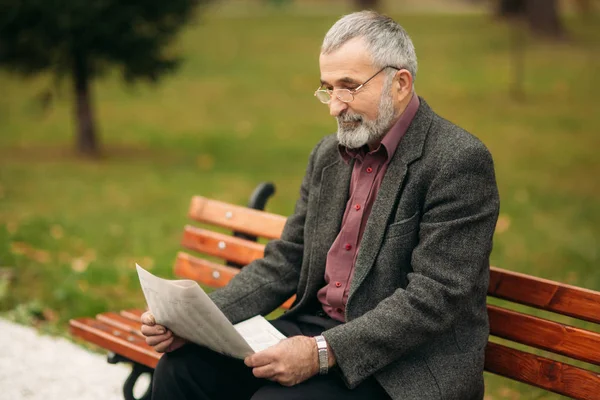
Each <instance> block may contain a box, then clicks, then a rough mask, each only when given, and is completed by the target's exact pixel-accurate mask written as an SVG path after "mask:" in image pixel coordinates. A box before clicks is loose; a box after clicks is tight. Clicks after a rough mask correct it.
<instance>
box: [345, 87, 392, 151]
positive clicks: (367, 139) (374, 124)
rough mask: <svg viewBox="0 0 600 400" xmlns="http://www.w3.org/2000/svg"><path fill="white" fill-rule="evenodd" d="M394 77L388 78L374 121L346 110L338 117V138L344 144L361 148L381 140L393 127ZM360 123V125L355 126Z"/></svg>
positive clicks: (350, 147) (352, 147)
mask: <svg viewBox="0 0 600 400" xmlns="http://www.w3.org/2000/svg"><path fill="white" fill-rule="evenodd" d="M391 89H392V79H390V78H387V79H386V82H385V84H384V87H383V91H382V93H381V99H380V100H379V107H378V108H379V109H378V113H377V118H376V119H375V120H374V121H371V120H367V119H365V118H364V117H363V116H362V115H361V114H357V113H352V112H350V111H346V112H345V113H343V114H341V115H339V116H338V117H337V118H336V119H337V124H338V131H337V139H338V141H339V142H340V144H341V145H342V146H345V147H347V148H349V149H359V148H361V147H363V146H364V145H365V144H370V143H376V142H379V141H381V139H383V137H384V136H385V134H386V133H387V131H388V130H389V129H390V128H391V127H392V121H393V120H394V117H395V115H396V110H395V109H394V102H393V99H392V95H391V93H390V91H391ZM356 124H358V126H354V125H356Z"/></svg>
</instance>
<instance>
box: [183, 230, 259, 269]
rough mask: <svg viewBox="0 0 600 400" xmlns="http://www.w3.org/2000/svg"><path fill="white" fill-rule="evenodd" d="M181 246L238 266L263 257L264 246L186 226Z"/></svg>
mask: <svg viewBox="0 0 600 400" xmlns="http://www.w3.org/2000/svg"><path fill="white" fill-rule="evenodd" d="M181 245H182V246H183V247H185V248H187V249H189V250H194V251H197V252H199V253H204V254H208V255H210V256H215V257H219V258H222V259H224V260H226V261H231V262H234V263H237V264H240V265H247V264H250V263H251V262H252V261H254V260H256V259H258V258H262V257H263V256H264V249H265V246H264V245H262V244H259V243H256V242H251V241H249V240H244V239H240V238H237V237H233V236H230V235H225V234H222V233H217V232H213V231H209V230H206V229H200V228H196V227H193V226H190V225H188V226H186V227H185V230H184V233H183V239H182V240H181Z"/></svg>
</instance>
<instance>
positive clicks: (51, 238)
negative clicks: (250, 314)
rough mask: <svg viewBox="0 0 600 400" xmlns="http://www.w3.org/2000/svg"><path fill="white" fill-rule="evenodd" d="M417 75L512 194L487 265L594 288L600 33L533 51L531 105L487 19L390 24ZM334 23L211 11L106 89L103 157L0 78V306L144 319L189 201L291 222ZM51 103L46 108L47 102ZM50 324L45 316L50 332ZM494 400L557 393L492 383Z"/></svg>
mask: <svg viewBox="0 0 600 400" xmlns="http://www.w3.org/2000/svg"><path fill="white" fill-rule="evenodd" d="M395 17H396V19H397V20H398V21H399V22H400V23H401V24H403V25H404V26H405V28H406V29H407V30H408V32H409V33H410V34H411V35H412V37H413V40H414V42H415V45H416V48H417V54H418V56H419V60H420V66H419V73H418V77H417V81H416V88H417V92H418V93H419V94H420V95H421V96H423V97H424V98H425V99H426V100H427V101H428V102H429V104H430V105H431V106H432V107H433V109H434V110H436V111H437V112H438V113H440V114H441V115H442V116H445V117H447V118H448V119H450V120H451V121H453V122H455V123H457V124H459V125H461V126H462V127H464V128H466V129H467V130H469V131H470V132H472V133H474V134H476V135H477V136H479V137H480V138H481V139H482V140H483V141H484V142H485V143H486V144H487V146H488V147H489V148H490V150H491V152H492V154H493V156H494V159H495V162H496V171H497V178H498V184H499V187H500V193H501V203H502V204H501V216H500V220H499V224H498V230H497V234H496V238H495V248H494V252H493V254H492V260H491V261H492V264H493V265H496V266H499V267H502V268H507V269H511V270H517V271H523V272H527V273H532V274H535V275H538V276H542V277H545V278H548V279H556V280H560V281H565V282H568V283H572V284H577V285H581V286H584V287H587V288H590V289H595V290H600V270H599V269H598V268H597V266H598V261H599V259H600V246H599V243H598V242H599V236H600V207H599V206H598V204H600V185H599V180H598V176H600V161H599V159H598V156H597V151H598V148H600V137H599V136H598V134H597V131H598V128H599V127H600V113H598V112H597V108H598V105H599V101H598V100H599V95H598V93H600V81H599V78H598V75H597V70H598V65H599V61H600V59H599V54H600V52H598V51H597V50H598V48H597V43H600V32H599V31H598V30H597V29H594V26H595V25H596V24H597V21H592V22H591V23H589V24H583V23H581V22H580V21H578V20H574V19H569V20H567V23H568V29H569V31H570V32H571V35H572V40H571V41H570V42H566V43H534V42H529V43H527V46H526V59H525V94H526V97H525V100H524V101H522V102H516V101H514V100H511V98H510V96H509V90H510V82H511V72H510V71H511V61H510V60H511V42H510V37H511V35H510V32H509V30H508V29H507V27H506V26H503V25H496V24H493V23H492V22H491V21H490V19H489V18H488V17H487V16H483V15H470V16H460V15H396V16H395ZM335 19H336V16H333V15H332V16H316V15H303V16H297V15H296V16H295V15H292V14H290V13H287V12H283V11H282V12H281V13H277V11H272V10H271V12H269V13H267V14H264V15H263V14H252V15H251V16H242V15H238V16H236V17H227V16H224V15H223V14H222V13H214V14H208V15H207V16H205V17H204V18H203V20H202V23H201V24H199V25H197V26H194V27H191V28H189V29H187V30H186V31H185V32H184V34H183V36H182V38H181V40H179V41H178V42H177V44H176V46H175V48H174V49H173V50H174V51H178V52H180V53H181V54H183V55H184V57H185V60H186V61H185V63H184V64H183V65H182V68H181V70H180V72H179V73H178V74H177V75H174V76H172V77H168V78H167V79H165V81H164V82H163V83H162V84H161V85H159V86H148V85H138V86H133V87H125V88H124V87H122V86H121V84H120V82H119V76H118V73H117V71H115V72H114V73H113V74H109V75H108V76H106V77H105V78H103V79H102V80H100V81H98V83H97V85H96V87H95V91H96V93H97V97H96V106H97V114H98V121H99V126H100V129H101V130H102V134H103V137H104V142H105V150H106V151H105V154H106V155H105V158H104V159H102V160H97V161H86V160H82V159H79V158H77V157H76V156H74V155H72V153H71V151H70V148H71V145H70V143H71V139H70V138H71V131H72V127H71V124H72V118H71V116H72V114H71V113H72V110H71V101H70V100H71V97H70V90H69V89H68V88H65V87H60V88H59V89H58V90H55V89H52V85H53V83H52V78H51V77H50V76H39V77H37V78H35V79H31V80H21V79H16V78H15V77H14V76H11V75H8V74H6V73H2V74H0V87H1V88H2V93H3V96H1V97H0V132H2V134H1V135H0V267H12V268H13V269H14V279H12V280H11V281H10V282H8V283H3V284H1V285H0V286H2V285H4V286H5V287H4V290H3V291H2V296H0V309H1V310H4V311H9V310H12V311H10V312H11V313H12V315H20V317H18V318H17V317H15V319H19V320H21V321H25V322H27V318H28V317H27V316H31V315H34V316H36V318H38V320H39V319H40V318H41V319H44V320H46V321H49V322H48V324H50V325H52V326H57V327H60V329H65V327H66V323H67V321H68V319H69V318H72V317H76V316H84V315H94V314H95V313H98V312H102V311H105V310H108V309H118V308H124V307H139V306H141V305H142V304H143V296H142V293H141V291H140V288H139V284H138V282H137V278H136V275H135V268H134V263H135V262H138V263H140V264H141V265H142V266H144V267H147V268H149V269H150V270H151V271H152V272H154V273H156V274H158V275H161V276H165V277H172V276H173V275H172V263H173V260H174V257H175V254H176V252H177V250H178V242H179V240H180V237H181V233H182V228H183V226H184V224H185V223H186V222H187V221H186V217H185V215H186V211H187V207H188V204H189V200H190V198H191V196H192V195H194V194H202V195H204V196H208V197H213V198H217V199H220V200H223V201H229V202H234V203H238V204H245V202H246V201H247V198H248V195H249V194H250V193H251V191H252V189H253V188H254V187H255V185H256V184H258V183H259V182H261V181H273V182H274V183H275V184H276V186H277V193H276V195H275V197H274V198H273V199H272V201H271V202H270V203H269V205H268V210H270V211H273V212H276V213H282V214H285V215H288V214H289V213H291V212H292V210H293V205H294V201H295V199H296V196H297V194H298V187H299V183H300V180H301V178H302V175H303V173H304V168H305V163H306V160H307V157H308V154H309V152H310V150H311V148H312V147H313V145H314V144H315V143H316V142H317V141H318V140H319V139H320V138H321V137H322V136H323V135H325V134H327V133H330V132H333V131H334V130H335V121H334V120H333V119H332V118H331V117H330V116H329V115H328V112H327V109H326V108H325V107H323V105H322V104H320V103H319V102H318V101H316V100H315V99H314V98H313V96H312V93H313V91H314V90H315V89H316V87H317V86H318V81H319V70H318V51H319V46H320V41H321V39H322V36H323V35H324V33H325V32H326V31H327V29H328V28H329V27H330V26H331V24H332V23H333V22H334V21H335ZM49 89H50V93H52V95H51V98H50V101H44V102H41V101H40V93H45V92H47V91H48V90H49ZM40 316H41V317H40ZM486 380H487V381H486V382H487V385H488V390H487V393H488V394H487V395H486V399H505V398H506V399H519V398H523V399H525V398H527V399H530V398H537V399H550V398H557V396H554V395H550V394H546V393H542V392H540V391H537V390H534V389H530V388H528V387H525V386H524V385H519V384H516V383H512V382H507V381H506V380H503V379H501V378H498V377H491V376H486Z"/></svg>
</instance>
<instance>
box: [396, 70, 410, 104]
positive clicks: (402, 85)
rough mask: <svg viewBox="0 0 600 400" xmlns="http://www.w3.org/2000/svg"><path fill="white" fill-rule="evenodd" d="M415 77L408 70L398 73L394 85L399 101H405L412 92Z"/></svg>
mask: <svg viewBox="0 0 600 400" xmlns="http://www.w3.org/2000/svg"><path fill="white" fill-rule="evenodd" d="M412 84H413V77H412V75H411V73H410V72H409V71H408V70H406V69H401V70H400V71H396V74H395V75H394V83H393V85H392V87H393V91H394V94H395V95H396V98H397V99H398V101H402V100H404V99H405V98H406V97H407V96H408V95H410V93H411V92H412Z"/></svg>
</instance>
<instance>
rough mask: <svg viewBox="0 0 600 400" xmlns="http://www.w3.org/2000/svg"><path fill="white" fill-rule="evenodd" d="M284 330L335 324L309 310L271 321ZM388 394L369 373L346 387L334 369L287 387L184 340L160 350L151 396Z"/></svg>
mask: <svg viewBox="0 0 600 400" xmlns="http://www.w3.org/2000/svg"><path fill="white" fill-rule="evenodd" d="M271 323H272V324H273V325H274V326H275V327H276V328H277V329H278V330H279V331H280V332H282V333H283V334H284V335H286V336H288V337H290V336H295V335H306V336H316V335H319V334H320V333H321V332H322V331H323V330H325V329H329V328H330V327H332V326H335V325H336V324H337V322H336V321H333V320H331V319H329V318H325V317H318V316H314V315H307V316H301V317H298V318H296V319H294V320H289V319H285V317H282V318H279V319H277V320H274V321H271ZM167 399H169V400H184V399H194V400H196V399H197V400H217V399H218V400H221V399H223V400H236V399H240V400H242V399H244V400H245V399H252V400H284V399H285V400H296V399H298V400H300V399H303V400H304V399H310V400H313V399H314V400H316V399H328V400H335V399H356V400H358V399H365V400H366V399H368V400H379V399H390V397H389V396H388V395H387V394H386V392H385V391H384V390H383V388H382V387H381V386H380V385H379V384H378V383H377V382H376V381H375V379H373V378H369V379H367V380H365V381H364V382H362V383H361V384H360V385H359V386H358V387H356V388H354V389H352V390H350V389H348V388H347V387H346V386H345V384H344V383H343V381H342V379H341V377H340V375H339V373H338V372H337V371H335V369H334V370H333V371H331V372H330V373H329V374H327V375H316V376H314V377H312V378H311V379H309V380H307V381H305V382H302V383H300V384H298V385H295V386H292V387H286V386H282V385H280V384H278V383H276V382H272V381H269V380H266V379H259V378H256V377H255V376H254V375H252V369H251V368H248V367H247V366H246V365H245V364H244V362H243V361H242V360H238V359H235V358H231V357H227V356H224V355H221V354H219V353H216V352H214V351H212V350H209V349H207V348H205V347H200V346H197V345H194V344H188V345H185V346H183V347H182V348H180V349H178V350H176V351H173V352H171V353H167V354H165V355H163V356H162V357H161V359H160V361H159V362H158V365H157V366H156V370H155V371H154V379H153V386H152V400H167Z"/></svg>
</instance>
